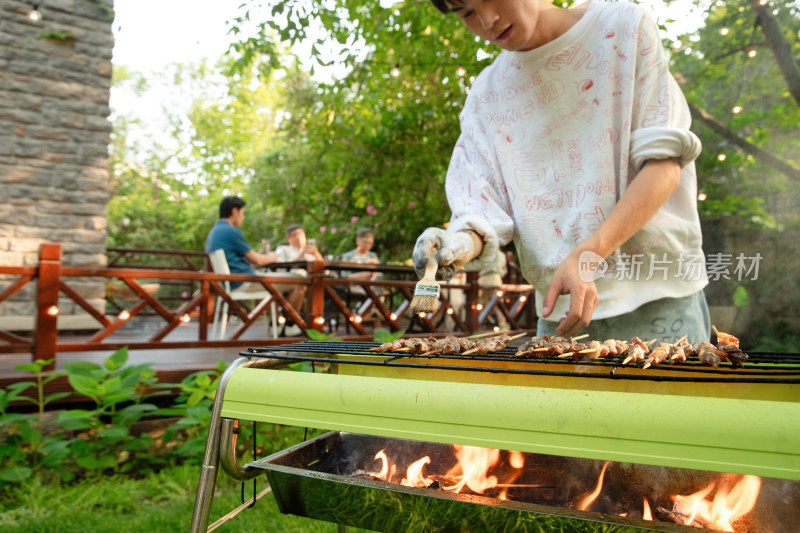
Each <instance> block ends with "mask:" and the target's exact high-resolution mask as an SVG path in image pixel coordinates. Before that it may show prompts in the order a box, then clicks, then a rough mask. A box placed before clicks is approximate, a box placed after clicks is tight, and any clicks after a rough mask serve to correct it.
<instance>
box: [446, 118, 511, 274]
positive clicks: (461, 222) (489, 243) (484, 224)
mask: <svg viewBox="0 0 800 533" xmlns="http://www.w3.org/2000/svg"><path fill="white" fill-rule="evenodd" d="M499 168H500V167H499V164H498V162H497V160H496V157H495V155H494V150H493V149H492V147H491V139H490V138H489V137H488V136H487V135H485V130H484V128H482V127H481V125H480V124H479V123H478V122H477V120H475V119H472V120H470V119H469V118H467V117H465V115H463V114H462V132H461V136H460V137H459V139H458V142H457V143H456V147H455V149H454V151H453V156H452V158H451V159H450V166H449V168H448V171H447V179H446V183H445V190H446V193H447V201H448V203H449V204H450V210H451V211H452V216H451V218H450V224H449V225H448V227H447V230H448V231H462V230H472V231H474V232H476V233H478V234H479V235H481V236H483V240H484V247H483V252H482V253H481V255H480V256H478V257H476V258H475V259H473V260H472V261H470V262H469V263H467V265H465V268H467V269H469V270H481V269H483V268H484V267H485V266H486V265H488V264H490V263H491V262H492V261H493V260H494V256H495V252H496V251H497V248H498V246H499V245H501V244H506V243H508V242H509V241H510V240H511V238H512V236H513V233H514V221H513V219H512V217H511V215H510V212H511V209H510V207H509V205H510V204H509V200H508V196H507V193H506V191H505V187H504V185H503V179H502V176H501V175H500V170H499Z"/></svg>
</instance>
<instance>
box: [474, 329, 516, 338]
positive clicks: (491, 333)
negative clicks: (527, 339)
mask: <svg viewBox="0 0 800 533" xmlns="http://www.w3.org/2000/svg"><path fill="white" fill-rule="evenodd" d="M509 331H511V330H510V329H504V330H503V331H486V332H484V333H478V334H476V335H470V336H469V337H468V338H470V339H480V338H482V337H491V336H492V335H504V334H506V333H508V332H509ZM523 335H525V334H524V333H523Z"/></svg>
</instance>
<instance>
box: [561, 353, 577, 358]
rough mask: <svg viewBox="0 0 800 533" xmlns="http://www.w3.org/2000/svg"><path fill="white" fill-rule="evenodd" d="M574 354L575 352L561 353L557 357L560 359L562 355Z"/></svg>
mask: <svg viewBox="0 0 800 533" xmlns="http://www.w3.org/2000/svg"><path fill="white" fill-rule="evenodd" d="M574 354H575V352H567V353H562V354H561V355H559V356H558V358H559V359H561V358H562V357H570V356H572V355H574Z"/></svg>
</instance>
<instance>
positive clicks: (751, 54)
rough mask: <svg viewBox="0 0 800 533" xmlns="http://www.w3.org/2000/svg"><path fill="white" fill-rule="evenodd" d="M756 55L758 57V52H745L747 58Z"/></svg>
mask: <svg viewBox="0 0 800 533" xmlns="http://www.w3.org/2000/svg"><path fill="white" fill-rule="evenodd" d="M756 55H758V52H757V51H755V50H750V51H749V52H747V57H756Z"/></svg>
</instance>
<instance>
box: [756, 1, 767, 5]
mask: <svg viewBox="0 0 800 533" xmlns="http://www.w3.org/2000/svg"><path fill="white" fill-rule="evenodd" d="M758 3H759V4H761V5H762V6H765V5H767V0H760V1H759V2H758Z"/></svg>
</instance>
